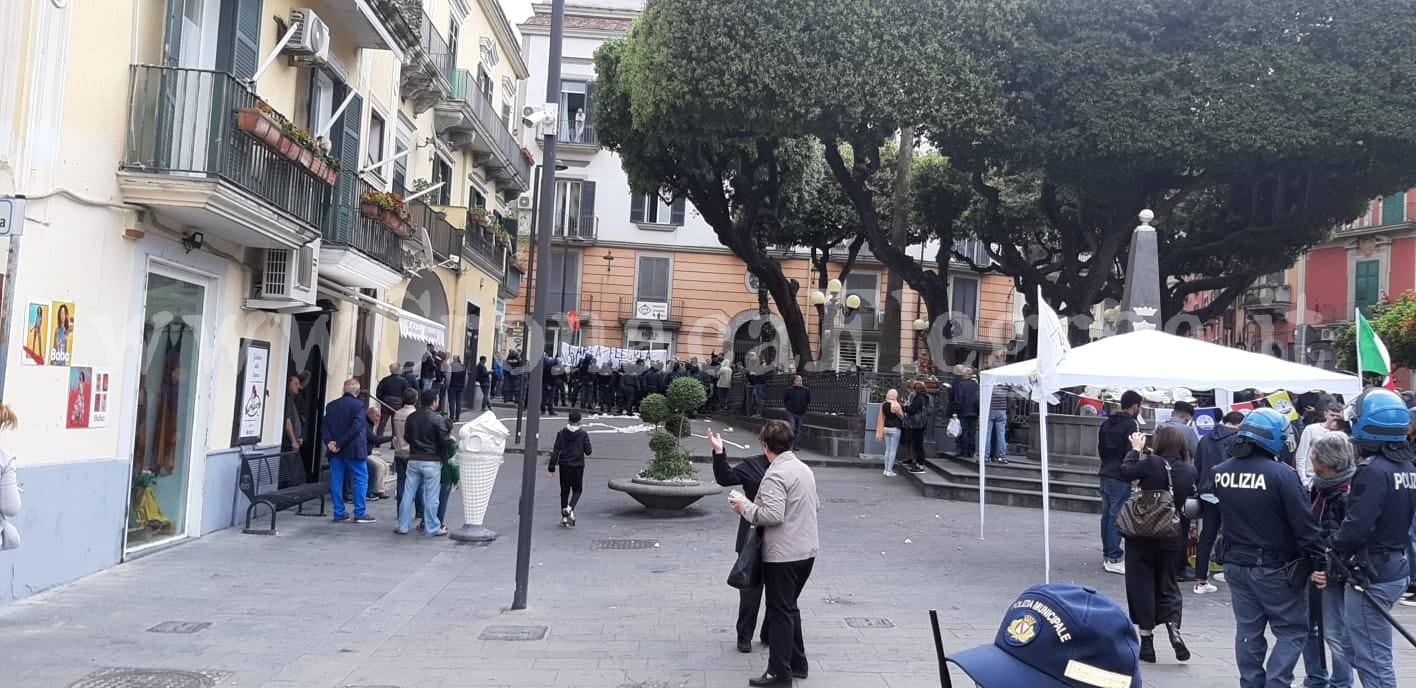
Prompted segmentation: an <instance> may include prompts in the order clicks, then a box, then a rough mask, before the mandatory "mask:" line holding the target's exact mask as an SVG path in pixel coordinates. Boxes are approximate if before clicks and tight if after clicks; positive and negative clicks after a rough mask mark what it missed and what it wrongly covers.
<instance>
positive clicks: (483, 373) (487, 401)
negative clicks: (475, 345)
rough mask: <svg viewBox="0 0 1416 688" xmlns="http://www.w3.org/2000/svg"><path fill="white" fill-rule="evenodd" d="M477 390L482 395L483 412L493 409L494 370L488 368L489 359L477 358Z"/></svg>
mask: <svg viewBox="0 0 1416 688" xmlns="http://www.w3.org/2000/svg"><path fill="white" fill-rule="evenodd" d="M476 382H477V389H478V391H480V392H481V393H482V410H484V411H490V410H491V408H492V369H491V368H488V367H487V357H486V356H478V357H477V380H476Z"/></svg>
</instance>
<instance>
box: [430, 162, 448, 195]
mask: <svg viewBox="0 0 1416 688" xmlns="http://www.w3.org/2000/svg"><path fill="white" fill-rule="evenodd" d="M433 184H434V185H437V184H442V187H441V188H439V189H438V190H437V191H434V192H433V193H432V196H433V205H452V165H450V164H448V162H447V161H446V160H443V159H442V158H439V157H434V158H433Z"/></svg>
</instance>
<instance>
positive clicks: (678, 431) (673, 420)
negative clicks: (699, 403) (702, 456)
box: [664, 415, 693, 437]
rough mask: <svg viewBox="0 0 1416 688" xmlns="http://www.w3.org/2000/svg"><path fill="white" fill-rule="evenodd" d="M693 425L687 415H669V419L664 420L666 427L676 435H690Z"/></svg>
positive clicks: (670, 432)
mask: <svg viewBox="0 0 1416 688" xmlns="http://www.w3.org/2000/svg"><path fill="white" fill-rule="evenodd" d="M692 427H693V424H692V423H691V422H689V420H688V418H687V417H685V416H678V415H674V416H669V419H668V420H666V421H664V429H665V430H668V431H669V434H672V435H673V436H674V437H688V436H689V435H690V434H691V433H690V431H691V430H692Z"/></svg>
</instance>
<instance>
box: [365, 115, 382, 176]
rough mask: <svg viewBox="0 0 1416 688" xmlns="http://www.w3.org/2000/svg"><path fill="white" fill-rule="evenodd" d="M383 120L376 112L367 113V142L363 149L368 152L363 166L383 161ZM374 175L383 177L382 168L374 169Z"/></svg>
mask: <svg viewBox="0 0 1416 688" xmlns="http://www.w3.org/2000/svg"><path fill="white" fill-rule="evenodd" d="M384 128H385V127H384V118H383V117H382V116H380V115H379V113H377V112H373V111H370V112H369V140H368V141H367V142H365V144H364V148H365V150H367V151H368V159H367V160H366V161H365V162H364V165H365V166H368V165H372V164H374V163H376V162H379V161H381V160H383V159H384ZM374 174H377V175H378V176H380V177H382V176H383V166H379V167H376V168H374Z"/></svg>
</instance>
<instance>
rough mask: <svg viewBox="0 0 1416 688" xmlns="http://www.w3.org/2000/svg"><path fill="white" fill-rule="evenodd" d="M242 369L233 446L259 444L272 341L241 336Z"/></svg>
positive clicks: (239, 377) (237, 386) (234, 421)
mask: <svg viewBox="0 0 1416 688" xmlns="http://www.w3.org/2000/svg"><path fill="white" fill-rule="evenodd" d="M238 365H239V366H240V370H238V371H237V372H236V416H235V419H234V420H233V421H232V424H231V426H232V427H231V446H233V447H234V446H239V445H243V444H257V443H259V442H260V441H261V431H262V430H263V429H264V427H265V406H266V379H267V378H268V376H269V371H270V342H263V341H260V340H257V339H242V340H241V359H240V362H239V363H238Z"/></svg>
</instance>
